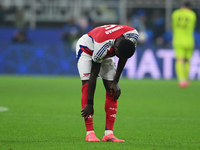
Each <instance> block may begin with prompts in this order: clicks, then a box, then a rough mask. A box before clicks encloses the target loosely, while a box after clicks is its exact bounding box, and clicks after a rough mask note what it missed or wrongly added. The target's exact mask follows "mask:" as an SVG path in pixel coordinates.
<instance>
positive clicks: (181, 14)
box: [172, 1, 197, 88]
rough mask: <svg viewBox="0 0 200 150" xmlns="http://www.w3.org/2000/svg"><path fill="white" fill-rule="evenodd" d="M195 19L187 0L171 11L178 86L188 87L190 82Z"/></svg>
mask: <svg viewBox="0 0 200 150" xmlns="http://www.w3.org/2000/svg"><path fill="white" fill-rule="evenodd" d="M196 20H197V19H196V14H195V13H194V11H192V10H191V3H190V2H189V1H187V2H185V3H184V4H183V6H182V7H181V8H180V9H177V10H175V11H174V12H173V13H172V31H173V33H172V34H173V41H172V45H173V48H174V50H175V55H176V62H175V70H176V75H177V78H178V81H179V87H180V88H185V87H188V86H189V84H190V82H189V80H188V74H189V69H190V58H191V57H192V53H193V49H194V43H195V42H194V36H193V33H194V30H195V25H196Z"/></svg>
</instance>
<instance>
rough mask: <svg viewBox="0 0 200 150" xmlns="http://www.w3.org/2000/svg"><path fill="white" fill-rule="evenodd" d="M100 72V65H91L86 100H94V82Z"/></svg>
mask: <svg viewBox="0 0 200 150" xmlns="http://www.w3.org/2000/svg"><path fill="white" fill-rule="evenodd" d="M99 71H100V65H99V64H95V63H94V62H93V63H92V68H91V74H90V80H89V88H88V99H90V100H93V98H94V92H95V89H96V81H97V76H98V74H99Z"/></svg>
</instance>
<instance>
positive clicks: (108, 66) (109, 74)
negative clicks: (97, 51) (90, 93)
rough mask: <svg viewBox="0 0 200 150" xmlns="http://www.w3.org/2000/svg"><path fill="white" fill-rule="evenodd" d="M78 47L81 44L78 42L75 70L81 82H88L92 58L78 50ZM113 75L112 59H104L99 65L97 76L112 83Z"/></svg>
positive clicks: (114, 72) (113, 64)
mask: <svg viewBox="0 0 200 150" xmlns="http://www.w3.org/2000/svg"><path fill="white" fill-rule="evenodd" d="M79 45H82V44H81V43H80V42H78V43H77V46H76V58H77V68H78V71H79V75H80V78H81V80H89V79H90V72H91V67H92V56H90V55H89V54H86V53H85V52H83V51H82V50H81V49H80V46H79ZM115 74H116V65H115V60H114V57H108V58H104V59H103V61H102V63H101V67H100V72H99V76H100V77H101V78H102V79H105V80H110V81H112V80H114V76H115Z"/></svg>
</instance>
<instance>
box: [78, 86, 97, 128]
mask: <svg viewBox="0 0 200 150" xmlns="http://www.w3.org/2000/svg"><path fill="white" fill-rule="evenodd" d="M88 85H89V83H86V84H84V85H83V86H82V96H81V106H82V109H83V108H84V107H85V106H86V105H87V103H88ZM85 126H86V131H93V130H94V128H93V119H92V115H90V116H89V118H88V119H87V121H85Z"/></svg>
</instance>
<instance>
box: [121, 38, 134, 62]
mask: <svg viewBox="0 0 200 150" xmlns="http://www.w3.org/2000/svg"><path fill="white" fill-rule="evenodd" d="M118 53H119V56H120V57H123V58H130V57H131V56H133V54H134V53H135V44H134V43H133V42H132V41H130V40H127V39H123V40H121V41H120V42H119V46H118Z"/></svg>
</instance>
